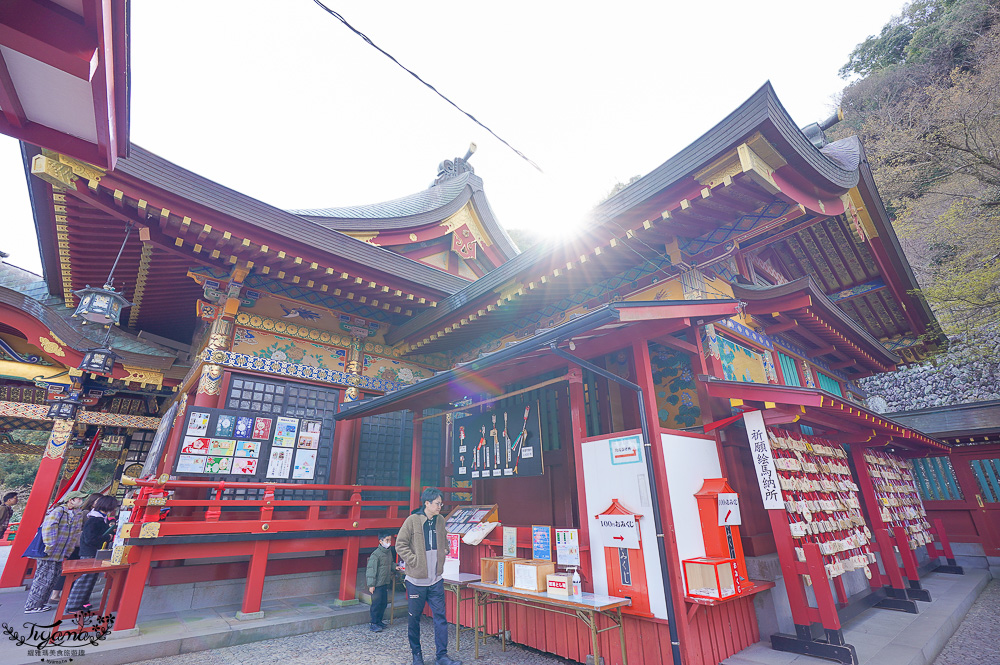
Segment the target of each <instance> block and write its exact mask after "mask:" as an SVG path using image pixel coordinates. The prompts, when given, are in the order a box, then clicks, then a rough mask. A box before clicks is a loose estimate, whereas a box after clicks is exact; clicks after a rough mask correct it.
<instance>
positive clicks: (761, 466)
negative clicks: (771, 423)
mask: <svg viewBox="0 0 1000 665" xmlns="http://www.w3.org/2000/svg"><path fill="white" fill-rule="evenodd" d="M743 423H744V424H745V425H746V428H747V439H748V440H749V441H750V456H751V457H752V458H753V468H754V470H755V471H756V472H757V484H758V485H760V498H761V499H763V500H764V509H765V510H777V509H784V508H785V504H784V502H783V501H782V498H781V489H780V488H779V487H778V472H777V471H775V470H774V458H773V457H772V456H771V444H770V443H769V442H768V440H767V429H765V427H764V414H763V413H761V412H760V411H747V412H746V413H744V414H743Z"/></svg>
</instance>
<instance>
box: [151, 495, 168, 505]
mask: <svg viewBox="0 0 1000 665" xmlns="http://www.w3.org/2000/svg"><path fill="white" fill-rule="evenodd" d="M147 504H148V505H150V506H165V505H167V497H165V496H151V497H149V501H148V502H147Z"/></svg>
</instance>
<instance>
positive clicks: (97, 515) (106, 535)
mask: <svg viewBox="0 0 1000 665" xmlns="http://www.w3.org/2000/svg"><path fill="white" fill-rule="evenodd" d="M117 512H118V500H117V499H115V498H114V497H113V496H102V497H100V498H99V499H97V501H96V502H95V503H94V507H93V508H92V509H91V511H90V512H89V513H87V515H86V517H84V521H83V531H82V533H81V534H80V558H81V559H93V558H94V557H96V556H97V551H98V550H100V549H103V548H104V546H105V545H107V544H108V542H109V541H110V540H111V532H112V528H111V525H110V524H109V518H111V517H113V516H114V515H115V514H116V513H117ZM99 575H100V573H90V574H87V575H81V576H80V578H79V579H77V580H76V582H74V583H73V588H72V589H70V590H69V598H67V599H66V611H67V612H78V611H80V610H87V609H90V594H91V592H93V590H94V584H96V583H97V578H98V576H99Z"/></svg>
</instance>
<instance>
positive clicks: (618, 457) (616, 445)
mask: <svg viewBox="0 0 1000 665" xmlns="http://www.w3.org/2000/svg"><path fill="white" fill-rule="evenodd" d="M639 462H642V440H641V439H640V438H639V437H638V436H623V437H621V438H619V439H611V463H612V464H635V463H639Z"/></svg>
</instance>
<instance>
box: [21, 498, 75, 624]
mask: <svg viewBox="0 0 1000 665" xmlns="http://www.w3.org/2000/svg"><path fill="white" fill-rule="evenodd" d="M86 498H87V493H86V492H66V494H65V495H64V496H63V497H62V499H61V500H60V502H59V503H58V504H56V505H55V506H53V507H52V508H50V509H49V512H48V513H46V514H45V520H44V521H43V522H42V542H43V543H44V544H45V556H44V557H40V558H36V559H35V560H36V562H37V563H36V564H35V576H34V578H33V579H32V580H31V590H30V591H28V600H27V601H25V603H24V611H25V613H27V614H34V613H36V612H48V611H49V610H51V609H52V606H51V605H46V604H45V601H46V600H47V599H48V597H49V594H50V593H52V587H53V585H54V584H55V583H56V580H57V579H59V576H60V575H62V563H63V560H65V559H66V557H67V556H69V555H70V554H71V553H72V552H73V549H74V548H75V547H76V546H77V545H78V544H79V543H80V528H81V526H82V524H83V519H82V518H83V515H81V514H80V511H79V510H77V509H78V508H79V507H80V506H81V505H83V501H84V499H86Z"/></svg>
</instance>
